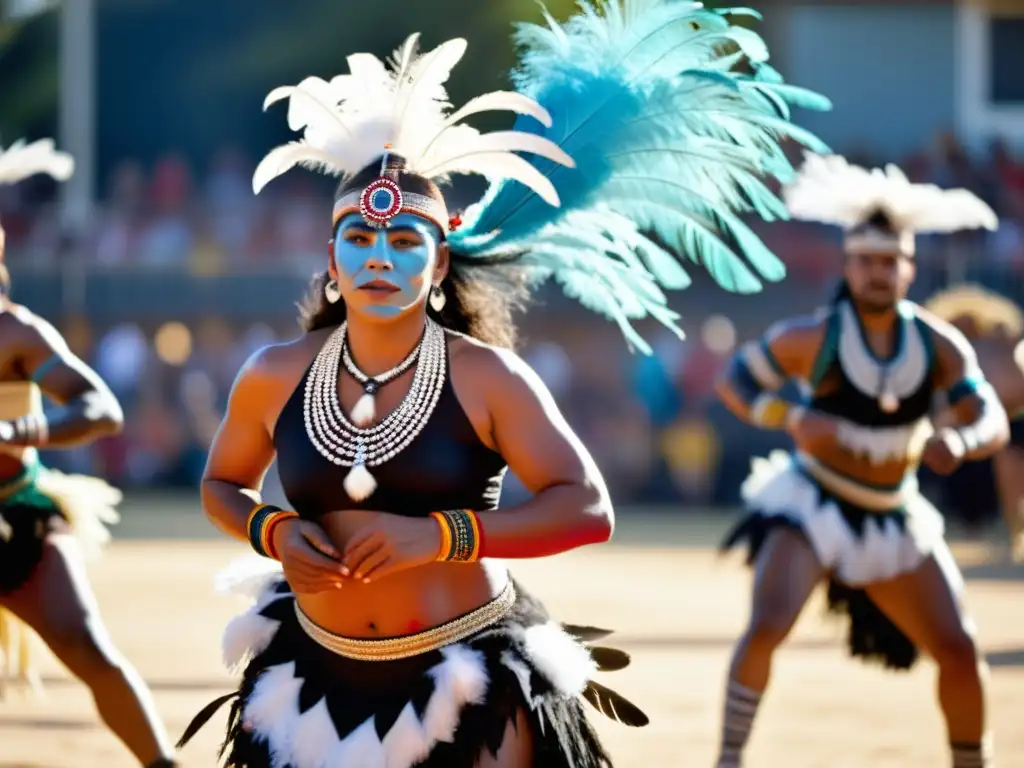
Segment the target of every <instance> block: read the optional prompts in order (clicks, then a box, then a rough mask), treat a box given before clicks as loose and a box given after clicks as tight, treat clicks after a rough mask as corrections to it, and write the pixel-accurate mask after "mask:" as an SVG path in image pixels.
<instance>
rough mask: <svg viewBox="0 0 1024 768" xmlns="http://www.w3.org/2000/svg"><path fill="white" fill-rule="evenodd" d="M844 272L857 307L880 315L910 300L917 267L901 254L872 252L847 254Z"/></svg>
mask: <svg viewBox="0 0 1024 768" xmlns="http://www.w3.org/2000/svg"><path fill="white" fill-rule="evenodd" d="M843 271H844V274H845V277H846V282H847V284H848V285H849V286H850V293H851V294H853V299H854V301H855V302H856V303H857V306H858V307H859V308H860V309H861V310H862V311H865V312H877V313H881V312H886V311H888V310H890V309H892V308H893V307H895V306H896V304H897V303H899V302H900V301H902V300H903V299H905V298H906V297H907V292H908V291H909V290H910V284H911V283H912V282H914V276H915V274H916V271H917V267H916V265H915V263H914V258H913V257H912V256H907V255H906V254H903V253H900V252H898V251H871V252H860V253H850V254H847V256H846V266H845V268H844V270H843Z"/></svg>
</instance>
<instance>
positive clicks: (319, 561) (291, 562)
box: [274, 518, 344, 594]
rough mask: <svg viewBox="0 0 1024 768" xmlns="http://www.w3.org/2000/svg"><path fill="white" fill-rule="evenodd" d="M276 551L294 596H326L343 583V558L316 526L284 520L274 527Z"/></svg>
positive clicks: (297, 520)
mask: <svg viewBox="0 0 1024 768" xmlns="http://www.w3.org/2000/svg"><path fill="white" fill-rule="evenodd" d="M274 551H276V552H277V556H278V557H279V558H281V566H282V568H283V569H284V577H285V579H287V581H288V585H289V586H290V587H291V588H292V590H293V591H294V592H300V593H303V594H311V593H314V592H326V591H327V590H330V589H340V588H341V586H342V584H343V583H344V574H343V573H342V568H341V556H340V555H339V554H338V551H337V550H336V549H335V548H334V545H332V544H331V540H330V539H329V538H327V534H326V533H325V532H324V529H323V528H321V527H320V526H319V525H317V524H316V523H311V522H309V521H308V520H299V519H298V518H292V519H289V520H282V521H281V522H280V523H278V524H277V525H276V526H275V527H274Z"/></svg>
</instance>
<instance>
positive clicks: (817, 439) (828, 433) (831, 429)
mask: <svg viewBox="0 0 1024 768" xmlns="http://www.w3.org/2000/svg"><path fill="white" fill-rule="evenodd" d="M786 431H787V432H789V435H790V437H792V438H793V442H794V443H796V447H797V448H800V449H801V450H804V451H807V452H808V453H811V454H814V453H816V452H818V451H820V450H821V449H823V448H830V447H832V446H833V445H835V442H836V437H837V435H838V434H839V420H838V419H836V418H835V417H833V416H828V415H826V414H823V413H817V412H815V411H804V412H803V413H802V414H801V415H800V416H799V417H798V418H795V419H793V420H792V421H791V422H790V423H789V426H788V427H787V430H786Z"/></svg>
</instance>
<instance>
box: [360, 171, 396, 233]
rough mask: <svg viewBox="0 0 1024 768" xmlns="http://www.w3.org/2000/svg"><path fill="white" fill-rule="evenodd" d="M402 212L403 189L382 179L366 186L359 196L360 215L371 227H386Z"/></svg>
mask: <svg viewBox="0 0 1024 768" xmlns="http://www.w3.org/2000/svg"><path fill="white" fill-rule="evenodd" d="M401 210H402V188H401V187H399V186H398V184H396V183H395V182H393V181H392V180H391V179H388V178H386V177H383V176H382V177H381V178H379V179H374V180H373V181H371V182H370V183H369V184H367V185H366V189H364V190H363V194H362V195H360V196H359V213H360V215H362V217H363V220H364V221H365V222H366V223H367V224H369V225H370V226H371V227H378V228H380V227H386V226H387V225H388V224H390V223H391V220H392V219H393V218H395V216H397V215H398V214H399V213H400V212H401Z"/></svg>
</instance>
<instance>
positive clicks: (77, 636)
mask: <svg viewBox="0 0 1024 768" xmlns="http://www.w3.org/2000/svg"><path fill="white" fill-rule="evenodd" d="M73 167H74V165H73V161H72V158H71V157H70V156H69V155H67V154H65V153H63V152H54V149H53V142H52V141H50V140H48V139H46V140H42V141H37V142H34V143H33V144H29V145H23V144H21V143H19V144H15V145H13V146H12V147H10V148H8V150H7V151H6V152H3V153H0V183H13V182H16V181H20V180H21V179H23V178H26V177H28V176H31V175H34V174H36V173H48V174H50V175H51V176H54V177H55V178H57V179H59V180H62V181H63V180H64V179H67V178H68V177H69V176H70V175H71V172H72V170H73ZM3 243H4V238H3V230H2V229H0V629H3V630H4V632H3V634H4V635H5V637H4V638H3V639H4V640H6V641H8V642H5V643H4V646H5V647H2V648H0V661H2V662H3V665H2V666H4V667H8V669H5V670H3V671H5V672H8V673H10V672H14V673H15V674H17V676H19V677H21V678H24V679H28V680H29V681H32V679H33V677H34V674H33V670H32V667H31V659H30V658H29V657H28V656H27V655H26V654H25V651H26V650H28V649H29V648H30V646H29V645H27V643H30V642H31V641H32V640H33V639H34V637H33V635H32V633H31V632H29V631H28V627H31V629H32V630H34V632H35V633H37V634H38V636H39V637H41V638H42V639H43V641H44V642H45V643H46V644H47V645H48V646H49V647H50V650H52V651H53V652H54V654H55V655H56V656H57V658H58V659H60V661H61V662H62V663H63V664H64V666H66V667H67V668H68V670H70V671H71V672H72V674H74V675H75V676H77V677H78V678H79V679H81V680H82V682H84V683H85V684H86V685H87V686H89V688H90V689H91V691H92V694H93V698H94V699H95V701H96V706H97V708H98V709H99V713H100V717H102V718H103V720H104V721H105V722H106V724H107V725H108V726H109V727H110V729H111V730H112V731H113V732H114V733H115V734H116V735H117V736H118V738H120V739H121V741H122V742H124V744H125V746H127V747H128V749H129V750H131V752H132V753H133V754H134V755H135V757H136V759H137V760H138V761H139V763H140V764H142V765H145V766H149V767H150V768H173V766H174V765H176V763H175V762H174V761H173V759H172V748H171V745H170V742H169V740H168V738H167V734H166V733H165V732H164V729H163V725H162V724H161V722H160V719H159V716H158V715H157V713H156V707H155V705H154V703H153V698H152V695H151V694H150V692H149V690H148V689H147V687H146V684H145V682H143V680H142V678H141V677H139V674H138V672H136V671H135V669H134V668H132V666H131V664H129V663H128V661H127V660H126V659H125V658H124V657H123V656H122V655H121V654H120V653H119V652H118V650H117V649H116V648H115V647H114V645H113V642H112V641H111V639H110V635H109V634H108V633H107V630H106V628H105V627H104V626H103V622H102V620H101V619H100V616H99V609H98V606H97V604H96V597H95V595H94V594H93V592H92V588H91V587H90V585H89V580H88V577H87V575H86V572H85V566H84V554H88V553H89V552H90V551H93V552H94V551H96V550H97V549H98V547H99V546H100V545H102V544H103V543H105V542H106V540H107V539H108V538H109V534H108V533H107V530H106V527H105V524H106V523H111V522H115V521H116V520H117V514H116V512H115V511H114V508H115V506H116V505H117V503H118V501H119V500H120V496H121V494H120V493H119V492H118V491H117V490H115V489H114V488H111V487H110V486H109V485H107V484H106V483H105V482H103V481H102V480H100V479H98V478H92V477H83V476H79V475H65V474H63V473H61V472H57V471H55V470H51V469H47V468H46V467H44V466H43V465H42V464H41V463H40V461H39V454H38V449H39V448H65V447H71V446H76V445H81V444H82V443H87V442H91V441H93V440H96V439H99V438H102V437H105V436H107V435H110V434H113V433H115V432H117V431H119V430H120V428H121V425H122V420H123V416H122V413H121V407H120V405H118V403H117V400H116V399H115V398H114V395H113V394H112V393H111V392H110V390H109V389H108V388H107V386H106V385H105V384H104V383H103V381H102V380H101V379H100V378H99V376H97V375H96V373H95V371H93V370H92V369H90V368H89V367H88V366H87V365H86V364H85V363H84V362H82V361H81V360H80V359H78V358H77V357H76V356H75V355H74V354H72V352H71V351H70V350H69V349H68V346H67V343H66V342H65V341H64V339H63V337H62V336H61V335H60V333H59V332H58V331H57V330H56V329H55V328H54V327H53V326H52V325H50V324H49V323H48V322H46V321H45V320H44V319H43V318H41V317H39V316H38V315H36V314H34V313H32V312H31V311H29V310H28V309H26V308H25V307H23V306H21V305H19V304H16V303H14V302H13V301H11V299H10V298H9V289H10V278H9V275H8V273H7V269H6V267H5V266H4V264H3ZM43 394H45V395H46V396H48V397H49V398H51V399H52V400H54V401H56V402H57V403H59V404H60V405H61V406H63V407H62V408H61V409H60V410H59V411H58V412H57V413H54V414H52V415H46V414H44V412H43V408H42V395H43ZM21 622H24V624H22V623H21ZM25 625H27V627H26V626H25ZM15 638H17V639H18V640H19V644H20V646H21V647H20V648H17V649H16V648H14V647H13V646H14V643H13V642H10V641H12V640H14V639H15ZM72 762H73V761H72Z"/></svg>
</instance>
